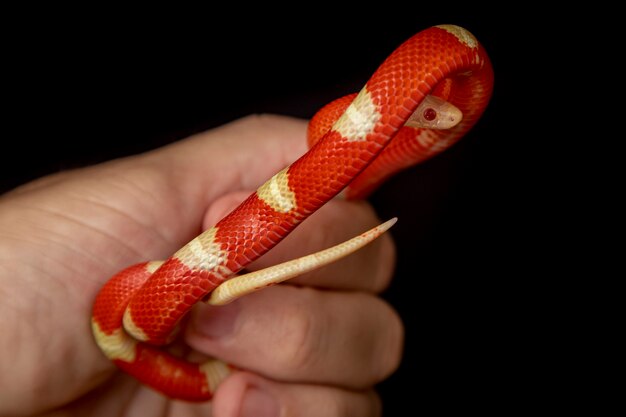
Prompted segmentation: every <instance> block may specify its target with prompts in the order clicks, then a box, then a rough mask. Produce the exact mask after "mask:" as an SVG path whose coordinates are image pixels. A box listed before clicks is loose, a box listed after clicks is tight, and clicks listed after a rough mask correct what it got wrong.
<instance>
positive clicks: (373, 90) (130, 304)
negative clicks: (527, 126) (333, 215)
mask: <svg viewBox="0 0 626 417" xmlns="http://www.w3.org/2000/svg"><path fill="white" fill-rule="evenodd" d="M492 88H493V71H492V67H491V63H490V61H489V58H488V56H487V54H486V52H485V50H484V49H483V47H482V46H481V45H480V44H479V43H478V41H477V40H476V38H475V37H474V36H473V35H472V34H471V33H469V32H468V31H467V30H465V29H463V28H460V27H458V26H453V25H441V26H435V27H432V28H429V29H426V30H424V31H422V32H420V33H418V34H416V35H414V36H413V37H411V38H410V39H408V40H407V41H406V42H404V43H403V44H402V45H401V46H400V47H399V48H398V49H396V50H395V51H394V52H393V53H392V54H391V55H390V56H389V57H388V58H387V59H386V60H385V61H384V62H383V64H382V65H381V66H380V67H379V68H378V70H377V71H376V72H375V73H374V74H373V75H372V77H371V78H370V79H369V80H368V81H367V84H366V85H365V87H363V89H362V90H361V92H360V93H358V94H354V95H350V96H346V97H343V98H341V99H338V100H336V101H334V102H332V103H330V104H328V105H327V106H325V107H324V108H323V109H321V110H320V111H319V112H318V113H317V114H316V115H315V116H314V118H313V119H312V120H311V122H310V124H309V142H310V145H311V148H310V150H309V151H308V152H307V153H306V154H304V155H303V156H302V157H301V158H300V159H298V160H297V161H296V162H294V163H292V164H291V165H289V166H288V167H286V168H284V169H283V170H282V171H280V172H279V173H277V174H276V175H274V176H273V177H272V178H270V179H269V180H268V181H267V182H266V183H265V184H263V185H262V186H261V187H260V188H259V189H258V190H257V191H256V192H254V193H253V194H252V195H250V196H249V197H248V199H246V200H245V201H244V202H243V203H242V204H241V205H240V206H239V207H237V208H236V209H235V210H233V211H232V212H231V213H230V214H228V215H227V216H226V217H224V218H223V219H222V220H220V221H219V222H218V223H217V224H216V225H215V226H213V227H212V228H210V229H208V230H206V231H205V232H204V233H202V234H201V235H199V236H197V237H196V238H194V239H193V240H191V241H190V242H189V243H187V244H186V245H185V246H183V247H182V248H181V249H180V250H178V251H177V252H176V253H175V254H174V255H172V257H171V258H169V259H167V260H166V261H164V262H161V261H158V262H157V261H153V262H145V263H141V264H138V265H134V266H131V267H129V268H127V269H124V270H122V271H121V272H119V273H118V274H116V275H115V276H113V277H112V278H111V279H110V280H109V281H108V282H107V283H106V284H105V285H104V286H103V288H102V289H101V291H100V292H99V293H98V295H97V297H96V300H95V303H94V307H93V315H92V329H93V334H94V337H95V340H96V343H97V345H98V346H99V347H100V349H101V350H102V352H104V354H105V355H106V356H107V357H108V358H109V359H111V360H112V361H113V362H114V363H115V364H116V365H117V366H118V367H119V368H121V369H122V370H124V371H125V372H127V373H129V374H130V375H132V376H134V377H135V378H137V379H138V380H140V381H141V382H143V383H145V384H147V385H149V386H151V387H153V388H154V389H156V390H158V391H160V392H162V393H164V394H165V395H167V396H169V397H171V398H177V399H183V400H188V401H204V400H209V399H210V398H211V397H212V395H213V393H214V392H215V390H216V387H217V385H218V384H219V383H220V381H221V380H222V379H224V377H225V376H226V375H227V374H228V373H229V370H230V369H231V367H230V366H229V365H227V364H225V363H223V362H221V361H219V360H217V359H215V360H210V361H208V362H206V363H202V364H196V363H190V362H186V361H185V360H183V359H180V358H177V357H174V356H172V355H170V354H168V353H167V352H165V351H164V350H161V349H159V348H158V347H157V346H158V345H164V344H167V343H168V342H170V341H171V340H172V338H173V335H174V334H175V333H176V332H175V329H176V327H177V324H178V323H179V322H180V320H181V319H182V318H183V317H184V316H185V314H186V313H187V312H189V310H190V309H191V308H192V307H193V305H194V304H195V303H197V302H200V301H208V302H209V303H211V304H224V303H226V302H229V301H231V300H232V299H234V298H237V297H240V296H241V295H243V294H246V293H249V292H251V291H254V290H256V289H259V288H262V287H265V286H268V285H272V284H274V283H277V282H280V281H283V280H285V279H288V278H291V277H293V276H296V275H299V274H301V273H303V272H306V271H308V270H311V269H313V268H316V267H319V266H322V265H325V264H327V263H328V262H332V261H334V260H336V259H338V258H341V257H343V256H346V255H347V254H348V253H351V252H352V251H354V250H356V249H358V248H359V247H361V246H363V245H365V244H366V243H368V242H370V241H371V240H373V239H375V238H376V237H377V236H379V235H380V234H382V233H383V232H384V231H385V230H387V229H388V228H389V227H391V225H392V224H393V222H394V221H395V220H391V221H388V222H386V223H383V224H382V225H380V226H378V227H377V228H375V229H372V230H370V231H368V232H366V233H364V234H363V235H361V236H358V237H356V238H354V239H352V240H350V241H348V242H344V243H343V244H341V245H338V246H336V247H333V248H330V249H327V250H325V251H322V252H319V253H317V254H313V255H310V256H308V257H304V258H300V259H297V260H294V261H290V262H287V263H285V264H281V265H277V266H274V267H271V268H268V269H265V270H262V271H257V272H254V273H252V274H247V275H243V276H239V277H235V278H232V277H233V276H234V274H236V273H237V272H238V271H240V270H241V269H242V268H244V267H245V266H246V265H248V264H249V263H250V262H252V261H253V260H255V259H257V258H258V257H260V256H261V255H263V254H264V253H266V252H267V251H268V250H270V249H271V248H272V247H274V246H275V245H276V244H277V243H278V242H280V241H281V240H282V239H283V238H284V237H285V236H286V235H287V234H289V233H290V232H291V231H292V230H293V229H294V228H295V227H296V226H297V225H298V224H299V223H300V222H302V221H303V220H304V219H306V218H307V217H308V216H309V215H310V214H311V213H313V212H314V211H316V210H317V209H318V208H320V207H321V206H322V205H323V204H325V203H326V202H327V201H329V200H330V199H332V198H333V197H334V196H335V195H337V194H338V193H339V192H341V191H342V190H344V195H345V197H347V198H363V197H366V196H367V195H368V194H369V193H370V192H372V191H373V190H374V189H375V188H376V187H378V185H380V184H381V183H382V182H383V181H384V180H385V179H387V178H388V177H389V176H391V175H393V174H394V173H396V172H397V171H399V170H401V169H404V168H406V167H408V166H410V165H413V164H415V163H418V162H421V161H423V160H424V159H426V158H429V157H431V156H433V155H435V154H437V153H439V152H441V151H443V150H445V149H447V148H448V147H449V146H451V145H452V144H454V143H455V142H456V141H458V140H459V139H460V138H461V137H462V136H463V135H464V134H465V133H466V132H467V131H468V130H470V129H471V128H472V126H473V125H474V124H475V123H476V122H477V121H478V119H479V118H480V116H481V115H482V113H483V111H484V110H485V108H486V106H487V104H488V102H489V99H490V97H491V92H492ZM392 139H393V140H392Z"/></svg>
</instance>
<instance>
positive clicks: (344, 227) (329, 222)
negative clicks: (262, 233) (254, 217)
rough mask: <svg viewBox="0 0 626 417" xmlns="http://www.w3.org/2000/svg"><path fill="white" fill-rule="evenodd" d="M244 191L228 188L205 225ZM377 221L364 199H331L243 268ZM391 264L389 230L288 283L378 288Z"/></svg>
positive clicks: (305, 250) (325, 244)
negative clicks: (273, 246)
mask: <svg viewBox="0 0 626 417" xmlns="http://www.w3.org/2000/svg"><path fill="white" fill-rule="evenodd" d="M248 195H249V194H248V192H239V193H229V194H227V195H225V196H224V197H222V198H220V199H218V200H216V201H215V202H214V203H213V204H212V205H211V207H210V208H209V210H208V211H207V213H206V215H205V218H204V228H208V227H210V226H212V225H213V224H215V223H216V222H217V221H219V219H221V218H222V217H223V216H224V215H226V214H228V212H230V210H232V209H233V208H235V207H236V206H237V205H238V204H239V203H240V202H241V201H243V200H244V199H245V198H246V197H247V196H248ZM380 223H381V220H380V219H379V218H378V217H377V216H376V214H375V212H374V211H373V209H372V207H371V206H370V205H369V204H367V203H363V202H349V201H345V200H339V199H336V200H332V201H330V202H329V203H327V204H326V205H325V206H323V207H322V208H321V209H319V210H318V211H317V212H315V213H314V214H313V215H311V217H310V218H309V219H307V220H305V221H304V222H303V223H302V224H301V225H300V226H298V227H297V228H296V229H295V230H294V231H293V232H292V233H291V234H290V235H289V236H287V237H286V238H285V239H284V241H283V242H281V243H279V244H278V245H277V246H276V247H275V248H274V249H272V250H271V251H270V252H268V253H267V254H266V255H264V256H263V257H261V258H260V259H259V260H257V261H256V262H253V263H252V264H251V265H249V266H248V267H247V268H246V269H248V270H251V271H254V270H258V269H263V268H266V267H268V266H271V265H276V264H279V263H281V262H285V261H288V260H291V259H295V258H299V257H301V256H305V255H308V254H310V253H314V252H317V251H320V250H323V249H326V248H329V247H331V246H333V245H336V244H338V243H341V242H344V241H346V240H348V239H350V238H352V237H354V236H357V235H359V234H360V233H363V232H364V231H366V230H368V229H370V228H372V227H373V226H376V225H378V224H380ZM394 265H395V246H394V244H393V240H392V239H391V235H390V234H389V233H385V234H384V235H383V236H381V237H379V238H378V239H376V240H375V241H374V242H372V243H370V244H368V245H367V246H365V247H364V248H362V249H360V250H358V251H357V252H356V253H354V254H352V255H349V256H347V257H346V258H344V259H342V260H340V261H338V262H335V263H333V264H331V265H328V266H326V267H323V268H320V269H318V270H315V271H312V272H310V273H307V274H305V275H302V276H301V277H298V278H294V279H292V280H290V281H288V282H287V283H292V284H306V285H314V286H317V287H324V288H333V289H353V290H362V291H373V292H380V291H382V290H383V289H384V288H386V287H387V285H388V284H389V282H390V281H391V278H392V276H393V267H394Z"/></svg>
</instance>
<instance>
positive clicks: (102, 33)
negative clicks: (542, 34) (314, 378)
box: [0, 4, 524, 415]
mask: <svg viewBox="0 0 626 417" xmlns="http://www.w3.org/2000/svg"><path fill="white" fill-rule="evenodd" d="M389 6H394V7H396V6H395V5H391V4H390V5H389ZM298 7H302V9H301V10H299V11H291V10H287V14H285V15H280V14H277V13H278V11H275V10H268V9H262V10H258V11H256V10H254V11H251V10H249V9H247V7H246V6H243V5H241V9H242V10H241V12H242V13H246V16H247V17H245V18H242V17H241V16H240V15H237V14H234V13H232V12H231V13H226V14H224V13H223V12H218V11H211V12H206V11H203V12H197V13H194V12H190V13H189V15H184V16H179V15H177V14H173V13H172V14H169V13H168V12H169V11H168V10H163V9H162V10H159V17H155V16H152V15H151V14H150V13H151V12H152V11H153V10H146V11H145V12H146V13H145V14H133V15H132V17H131V16H127V14H126V13H124V12H122V11H115V12H114V13H110V11H109V12H106V13H105V12H104V11H98V12H97V13H96V12H89V13H86V12H84V13H82V14H79V15H78V16H73V17H72V16H70V11H69V10H68V11H67V14H66V13H65V12H64V11H62V10H61V11H59V10H55V14H54V16H53V17H52V16H50V17H49V16H46V13H45V12H42V13H37V16H36V17H35V16H31V15H27V17H26V18H24V19H20V24H18V25H15V28H14V30H12V31H10V32H11V33H10V34H9V35H10V36H9V37H8V38H7V42H6V45H5V46H6V47H5V50H4V59H3V67H4V68H3V69H4V73H5V75H4V76H3V78H4V94H3V96H4V98H3V101H4V102H5V112H4V113H5V130H4V132H5V136H4V137H3V140H2V141H3V143H4V144H5V151H3V153H2V158H1V161H2V163H1V164H0V180H1V183H0V187H1V188H0V190H1V191H6V190H9V189H11V188H12V187H14V186H17V185H19V184H21V183H23V182H26V181H28V180H31V179H34V178H36V177H39V176H41V175H45V174H47V173H51V172H56V171H59V170H65V169H70V168H74V167H80V166H84V165H88V164H93V163H97V162H100V161H104V160H108V159H111V158H116V157H120V156H125V155H130V154H134V153H138V152H142V151H145V150H148V149H153V148H155V147H158V146H162V145H164V144H167V143H171V142H172V141H175V140H178V139H182V138H184V137H186V136H188V135H190V134H192V133H194V132H199V131H203V130H206V129H209V128H212V127H215V126H219V125H221V124H224V123H227V122H229V121H231V120H234V119H236V118H239V117H242V116H245V115H248V114H251V113H278V114H285V115H291V116H297V117H302V118H309V117H311V116H312V115H313V114H314V113H315V111H316V110H317V109H318V108H319V107H321V106H322V105H324V104H325V103H327V102H329V101H330V100H332V99H334V98H336V97H339V96H342V95H345V94H347V93H351V92H356V91H358V90H359V89H360V88H361V86H362V85H363V84H364V83H365V82H366V81H367V78H368V77H369V75H370V74H371V73H372V72H373V71H374V70H375V69H376V67H377V66H378V65H379V64H380V63H381V62H382V60H383V59H384V58H385V57H386V56H387V55H388V54H389V53H390V52H391V51H392V50H393V49H394V48H395V47H397V46H398V45H399V44H400V43H401V42H403V41H404V40H406V39H407V38H408V37H410V36H411V35H412V34H414V33H416V32H418V31H420V30H422V29H424V28H427V27H429V26H432V25H435V24H442V23H453V24H458V25H461V26H463V27H465V28H467V29H469V30H470V31H471V32H472V33H473V34H474V35H475V36H476V37H477V38H478V39H479V41H480V42H481V43H482V44H483V45H484V46H485V48H486V50H487V52H488V53H489V55H490V56H491V59H492V61H493V65H494V70H495V74H496V80H495V91H494V96H493V99H492V102H491V104H490V107H489V108H488V110H487V112H486V113H485V115H484V117H483V119H482V120H481V121H480V122H479V124H478V125H477V126H476V127H475V129H474V130H473V131H472V132H470V134H468V135H467V136H466V137H465V138H464V139H463V140H462V141H461V142H460V143H459V144H457V145H455V146H454V147H453V148H452V149H450V150H449V151H447V152H445V153H444V154H442V155H440V156H438V157H436V158H434V159H432V160H431V161H428V162H426V163H424V164H422V165H421V166H419V167H416V168H414V169H411V170H409V171H407V172H404V173H402V174H400V175H398V176H397V177H395V178H393V179H392V180H391V181H389V182H388V183H387V184H386V185H385V186H384V187H382V188H381V189H380V190H379V191H378V192H376V193H375V194H374V195H373V196H372V197H371V202H372V204H374V206H375V207H376V209H377V211H378V213H379V214H380V217H381V218H383V219H386V218H389V217H393V216H398V217H399V223H398V225H397V226H396V227H394V229H393V231H392V233H393V235H394V238H395V240H396V242H397V245H398V256H399V258H398V266H397V274H396V278H395V279H394V281H393V284H392V285H391V287H390V288H389V289H388V290H387V291H386V292H385V294H384V297H385V298H386V299H387V300H388V301H389V302H390V303H391V304H392V305H393V306H394V307H395V308H396V309H397V310H398V312H399V313H400V315H401V316H402V318H403V320H404V322H405V325H406V345H405V355H404V360H403V362H402V364H401V367H400V369H399V370H398V371H397V372H396V373H395V374H394V375H393V376H392V377H391V378H389V379H388V380H387V381H385V382H383V383H382V384H380V386H379V392H380V393H381V395H382V397H383V401H384V407H385V415H413V411H415V415H417V414H421V412H422V411H425V410H430V409H433V408H434V409H436V410H441V411H446V410H470V409H471V410H481V411H484V410H486V409H497V408H498V406H497V405H496V404H494V402H493V399H494V398H495V397H497V398H498V399H499V400H502V399H503V398H507V397H508V396H509V395H511V392H510V391H509V387H510V381H511V380H512V379H515V374H516V373H518V372H519V369H520V361H522V362H523V359H519V358H518V357H517V355H518V351H517V347H515V348H514V346H517V345H519V343H520V342H519V341H518V340H516V337H515V334H514V333H515V332H514V331H512V327H514V325H513V323H514V322H515V321H516V313H513V312H512V309H511V307H510V303H511V300H515V298H516V296H515V292H516V291H517V289H518V288H517V286H518V285H522V284H519V283H518V282H519V281H514V282H511V280H510V279H509V276H510V274H512V273H514V272H515V271H516V268H517V267H518V265H516V264H514V263H511V262H509V261H508V259H509V256H510V254H511V252H513V251H514V246H515V244H514V240H513V238H512V237H511V235H512V234H513V233H512V232H513V230H514V229H515V228H516V227H517V223H518V218H519V211H518V207H517V206H516V205H515V204H514V203H513V201H514V199H511V196H512V195H515V194H516V193H517V192H518V191H519V189H518V188H517V187H518V186H517V185H516V182H515V181H514V177H515V176H514V175H513V173H514V172H515V165H516V164H515V163H516V160H517V158H516V153H517V149H518V148H519V147H520V145H521V144H520V138H518V137H516V132H515V131H512V130H511V129H510V126H514V125H516V124H517V123H518V121H517V120H515V119H514V117H513V116H512V115H513V114H515V112H514V111H512V110H511V109H512V108H514V106H515V105H516V104H515V100H516V98H517V97H519V95H520V91H519V88H518V87H517V82H518V80H519V78H518V73H517V72H516V71H517V70H516V69H515V68H518V67H519V66H520V65H522V66H523V64H524V63H523V62H521V63H520V62H519V59H518V58H516V55H517V54H516V53H513V51H514V50H515V47H514V46H513V45H515V44H516V43H517V41H516V40H515V39H514V38H515V34H516V33H517V29H516V28H515V27H514V25H513V24H512V23H511V22H510V21H509V17H510V16H513V15H514V14H515V10H512V11H508V12H504V11H502V10H497V9H495V10H494V9H490V10H486V8H485V9H480V8H478V9H477V8H475V7H473V8H472V9H468V10H458V9H455V10H456V11H451V10H446V7H445V6H438V8H437V10H436V11H434V12H433V11H428V10H426V11H425V9H423V7H422V6H419V7H417V6H412V7H409V8H407V7H403V9H402V10H401V11H400V12H394V13H390V12H388V11H387V10H386V8H381V9H380V10H378V9H368V10H365V11H362V12H360V13H337V12H319V11H313V10H311V9H312V8H313V7H312V6H307V5H302V6H298ZM71 13H81V11H78V12H77V11H71ZM124 16H127V17H124ZM22 18H23V16H22ZM9 145H10V146H9ZM364 366H367V364H364ZM407 410H412V411H411V412H409V413H408V414H407Z"/></svg>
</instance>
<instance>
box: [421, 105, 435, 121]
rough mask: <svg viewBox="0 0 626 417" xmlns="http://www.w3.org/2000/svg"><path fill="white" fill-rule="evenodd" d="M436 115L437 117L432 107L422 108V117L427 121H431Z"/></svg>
mask: <svg viewBox="0 0 626 417" xmlns="http://www.w3.org/2000/svg"><path fill="white" fill-rule="evenodd" d="M436 117H437V111H436V110H435V109H433V108H432V107H429V108H427V109H426V110H424V119H426V120H428V121H429V122H432V121H433V120H435V118H436Z"/></svg>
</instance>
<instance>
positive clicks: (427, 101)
mask: <svg viewBox="0 0 626 417" xmlns="http://www.w3.org/2000/svg"><path fill="white" fill-rule="evenodd" d="M461 120H463V112H462V111H461V110H460V109H459V108H458V107H456V106H454V105H453V104H451V103H449V102H447V101H445V100H443V99H441V98H439V97H436V96H431V95H428V96H426V97H425V98H424V100H422V102H421V103H420V105H419V106H417V109H415V111H414V112H413V114H412V115H411V117H409V119H408V120H407V121H406V123H405V124H404V125H405V126H409V127H414V128H426V129H439V130H442V129H451V128H453V127H454V126H456V125H458V124H459V123H460V122H461Z"/></svg>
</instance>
